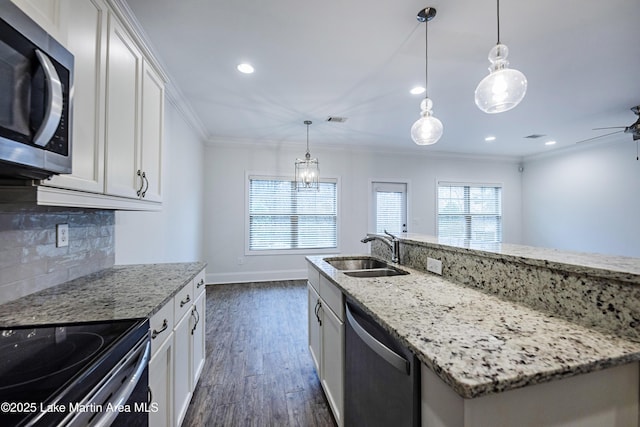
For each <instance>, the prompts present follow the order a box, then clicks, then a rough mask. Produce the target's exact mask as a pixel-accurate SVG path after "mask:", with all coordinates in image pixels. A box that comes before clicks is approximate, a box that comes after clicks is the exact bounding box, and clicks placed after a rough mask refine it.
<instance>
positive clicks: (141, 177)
mask: <svg viewBox="0 0 640 427" xmlns="http://www.w3.org/2000/svg"><path fill="white" fill-rule="evenodd" d="M136 175H138V176H139V177H140V188H138V191H136V194H137V195H138V197H140V195H141V194H142V189H143V188H144V172H142V171H141V170H140V169H138V172H136Z"/></svg>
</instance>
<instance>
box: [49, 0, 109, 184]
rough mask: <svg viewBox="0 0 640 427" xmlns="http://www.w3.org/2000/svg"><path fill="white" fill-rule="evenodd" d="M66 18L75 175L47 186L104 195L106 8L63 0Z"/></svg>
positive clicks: (97, 3) (96, 1) (96, 2)
mask: <svg viewBox="0 0 640 427" xmlns="http://www.w3.org/2000/svg"><path fill="white" fill-rule="evenodd" d="M60 7H61V13H62V15H63V16H66V17H67V19H66V21H67V25H66V34H64V40H63V43H64V44H65V46H66V48H67V49H69V51H70V52H71V53H73V55H74V58H75V64H74V83H73V85H74V100H73V103H74V108H73V120H72V135H71V141H72V146H71V148H72V153H73V158H72V160H73V173H71V174H69V175H55V176H53V177H52V178H51V179H49V180H47V181H44V182H43V184H44V185H50V186H54V187H60V188H69V189H73V190H81V191H88V192H93V193H102V192H104V118H105V111H104V99H105V65H106V46H107V37H106V34H107V15H108V13H107V6H106V4H105V3H104V2H103V1H102V0H90V1H82V2H78V1H74V0H62V1H61V4H60Z"/></svg>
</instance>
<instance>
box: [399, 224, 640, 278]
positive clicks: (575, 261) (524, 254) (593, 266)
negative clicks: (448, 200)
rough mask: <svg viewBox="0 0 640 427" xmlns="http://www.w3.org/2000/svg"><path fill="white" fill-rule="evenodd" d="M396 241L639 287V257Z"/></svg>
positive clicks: (406, 237) (415, 238)
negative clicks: (553, 269) (600, 278)
mask: <svg viewBox="0 0 640 427" xmlns="http://www.w3.org/2000/svg"><path fill="white" fill-rule="evenodd" d="M398 239H399V240H400V241H401V242H402V241H407V242H411V243H414V244H418V245H420V244H423V245H425V246H430V247H440V248H442V249H446V250H450V251H456V252H462V253H469V252H471V253H476V254H479V255H483V256H488V257H494V258H500V259H505V260H509V259H516V260H517V261H518V262H522V263H524V264H529V265H535V266H542V267H554V268H557V269H559V270H564V271H567V272H572V273H578V274H589V275H592V276H596V277H602V278H606V279H609V280H621V281H623V282H631V283H637V284H640V258H634V257H625V256H615V255H605V254H594V253H584V252H572V251H563V250H558V249H550V248H539V247H535V246H526V245H516V244H509V243H476V242H473V241H468V240H464V239H449V238H439V237H435V236H427V235H422V234H415V233H402V234H399V235H398Z"/></svg>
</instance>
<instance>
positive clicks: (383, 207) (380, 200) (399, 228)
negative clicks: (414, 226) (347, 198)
mask: <svg viewBox="0 0 640 427" xmlns="http://www.w3.org/2000/svg"><path fill="white" fill-rule="evenodd" d="M372 188H373V217H374V221H373V222H374V224H375V232H376V233H378V234H381V233H383V232H384V230H387V231H388V232H389V233H393V234H396V233H402V232H404V231H407V184H406V183H392V182H373V183H372Z"/></svg>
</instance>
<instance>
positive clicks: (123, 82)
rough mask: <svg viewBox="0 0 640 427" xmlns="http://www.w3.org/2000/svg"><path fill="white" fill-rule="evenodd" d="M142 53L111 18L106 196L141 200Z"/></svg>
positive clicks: (108, 68)
mask: <svg viewBox="0 0 640 427" xmlns="http://www.w3.org/2000/svg"><path fill="white" fill-rule="evenodd" d="M141 76H142V53H141V52H140V50H139V49H138V47H137V46H136V44H135V43H134V41H133V39H132V38H131V37H130V36H129V34H128V33H127V32H126V30H125V29H124V27H123V26H122V25H121V24H120V23H119V22H118V20H117V19H115V18H114V16H113V15H110V16H109V38H108V43H107V97H106V104H107V106H106V111H107V131H106V153H107V155H106V181H105V182H106V193H107V194H110V195H114V196H122V197H130V198H138V197H139V195H140V194H141V192H142V189H143V188H144V179H143V178H142V171H140V168H139V167H138V165H139V163H140V159H139V156H140V154H139V152H140V114H139V110H140V105H141V99H140V98H141V94H142V85H141V82H142V79H141Z"/></svg>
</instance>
